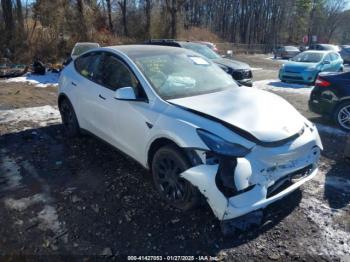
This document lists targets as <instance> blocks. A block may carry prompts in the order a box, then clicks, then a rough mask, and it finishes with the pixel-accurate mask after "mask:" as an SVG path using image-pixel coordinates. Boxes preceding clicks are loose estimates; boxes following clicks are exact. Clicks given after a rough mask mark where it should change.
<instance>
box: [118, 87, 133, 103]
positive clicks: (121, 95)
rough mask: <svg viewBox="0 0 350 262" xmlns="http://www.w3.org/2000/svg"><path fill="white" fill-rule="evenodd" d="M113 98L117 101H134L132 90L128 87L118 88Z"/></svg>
mask: <svg viewBox="0 0 350 262" xmlns="http://www.w3.org/2000/svg"><path fill="white" fill-rule="evenodd" d="M114 98H115V99H118V100H136V95H135V92H134V89H133V88H132V87H130V86H128V87H122V88H118V89H117V90H116V91H115V94H114Z"/></svg>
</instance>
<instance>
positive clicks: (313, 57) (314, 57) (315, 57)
mask: <svg viewBox="0 0 350 262" xmlns="http://www.w3.org/2000/svg"><path fill="white" fill-rule="evenodd" d="M322 57H323V54H322V53H312V52H304V53H301V54H299V55H297V56H295V57H293V58H292V61H295V62H303V63H318V62H320V61H321V60H322Z"/></svg>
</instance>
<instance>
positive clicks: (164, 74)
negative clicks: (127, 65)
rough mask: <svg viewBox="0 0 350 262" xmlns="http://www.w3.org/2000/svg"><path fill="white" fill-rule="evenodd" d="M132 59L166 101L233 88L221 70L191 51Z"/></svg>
mask: <svg viewBox="0 0 350 262" xmlns="http://www.w3.org/2000/svg"><path fill="white" fill-rule="evenodd" d="M131 58H132V59H133V61H134V62H135V64H136V65H137V66H138V68H139V69H140V70H141V71H142V72H143V74H144V75H145V76H146V78H147V79H148V81H149V82H150V83H151V85H152V86H153V88H154V90H155V91H156V92H157V93H158V95H159V96H160V97H162V98H163V99H165V100H168V99H175V98H182V97H188V96H196V95H200V94H207V93H213V92H218V91H221V90H225V89H229V88H232V87H234V86H236V84H235V82H234V80H233V79H232V77H231V76H230V75H228V74H227V73H225V72H224V71H223V70H222V69H221V68H220V67H218V66H217V65H215V64H213V63H212V62H210V61H208V60H206V59H204V58H203V57H201V56H196V55H195V54H193V53H192V52H191V53H187V52H169V51H168V52H164V51H163V52H159V53H158V54H145V53H143V54H142V56H140V55H138V56H136V57H135V56H134V57H131Z"/></svg>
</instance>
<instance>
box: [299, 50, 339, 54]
mask: <svg viewBox="0 0 350 262" xmlns="http://www.w3.org/2000/svg"><path fill="white" fill-rule="evenodd" d="M303 53H319V54H328V53H335V51H334V50H307V51H304V52H303Z"/></svg>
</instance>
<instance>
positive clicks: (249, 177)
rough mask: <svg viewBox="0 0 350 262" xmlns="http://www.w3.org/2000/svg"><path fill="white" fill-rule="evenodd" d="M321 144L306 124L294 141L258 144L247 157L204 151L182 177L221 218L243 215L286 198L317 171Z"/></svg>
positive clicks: (312, 128) (314, 130) (223, 219)
mask: <svg viewBox="0 0 350 262" xmlns="http://www.w3.org/2000/svg"><path fill="white" fill-rule="evenodd" d="M321 150H322V143H321V140H320V137H319V135H318V132H317V130H316V128H314V127H309V126H306V128H305V130H304V132H303V133H302V134H301V135H300V136H299V137H297V138H296V139H295V140H293V141H291V142H288V143H286V144H284V145H279V146H276V147H264V146H262V145H256V146H254V147H253V148H252V150H251V152H250V153H249V154H247V155H246V156H245V157H238V158H234V157H227V156H225V157H223V156H217V155H213V154H212V152H202V154H203V158H202V160H203V161H202V162H203V163H202V164H200V165H197V166H195V167H192V168H190V169H188V170H186V171H185V172H183V173H182V174H181V176H182V177H183V178H184V179H186V180H188V181H190V182H191V183H192V184H193V185H194V186H196V187H197V188H198V189H199V190H200V192H201V193H202V194H203V195H204V196H205V197H206V199H207V201H208V204H209V205H210V207H211V208H212V210H213V212H214V214H215V216H216V217H217V218H218V219H219V220H221V221H227V220H230V219H233V218H237V217H240V216H243V215H245V214H247V213H250V212H252V211H255V210H258V209H262V208H265V207H266V206H267V205H269V204H271V203H273V202H275V201H277V200H279V199H281V198H283V197H284V196H286V195H287V194H289V193H291V192H292V191H294V190H295V189H297V188H298V187H300V186H301V185H302V184H303V183H305V182H307V181H308V180H310V179H312V178H313V177H314V176H315V175H316V174H317V171H318V169H317V163H318V160H319V157H320V152H321Z"/></svg>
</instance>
